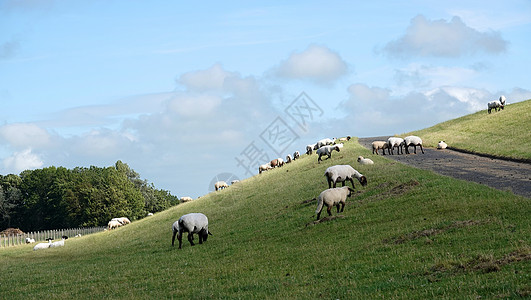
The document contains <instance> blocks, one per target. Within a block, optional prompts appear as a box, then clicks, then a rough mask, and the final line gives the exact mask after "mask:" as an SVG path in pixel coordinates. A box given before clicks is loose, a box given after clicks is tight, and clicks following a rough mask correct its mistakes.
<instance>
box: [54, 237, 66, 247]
mask: <svg viewBox="0 0 531 300" xmlns="http://www.w3.org/2000/svg"><path fill="white" fill-rule="evenodd" d="M66 239H68V237H67V236H66V235H63V237H62V238H61V240H60V241H58V242H53V243H51V244H50V248H54V247H63V246H64V245H65V240H66Z"/></svg>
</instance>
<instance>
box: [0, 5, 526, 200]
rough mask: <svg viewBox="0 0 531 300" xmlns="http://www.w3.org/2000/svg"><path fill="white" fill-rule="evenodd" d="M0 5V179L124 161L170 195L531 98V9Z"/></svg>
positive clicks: (192, 191) (200, 189)
mask: <svg viewBox="0 0 531 300" xmlns="http://www.w3.org/2000/svg"><path fill="white" fill-rule="evenodd" d="M323 3H324V2H322V1H290V2H289V3H286V1H267V4H262V5H259V4H254V2H253V1H251V3H250V1H231V2H230V3H226V1H212V2H210V3H205V2H201V4H190V3H189V2H183V1H171V0H168V1H162V0H153V1H135V0H127V1H126V0H123V1H122V0H105V1H104V0H92V1H71V0H1V1H0V104H1V109H0V174H3V175H6V174H9V173H14V174H19V173H20V172H21V171H23V170H26V169H36V168H43V167H48V166H64V167H67V168H73V167H76V166H85V167H88V166H91V165H93V166H98V167H105V166H112V165H114V163H115V162H116V161H117V160H122V161H123V162H125V163H127V164H129V166H130V167H131V168H133V169H134V170H136V171H137V172H139V173H140V175H141V177H142V178H144V179H147V180H148V181H149V182H153V183H154V184H155V186H156V187H157V188H161V189H166V190H169V191H171V192H172V194H174V195H177V196H179V197H181V196H192V197H197V196H200V195H204V194H206V193H208V191H209V189H210V188H211V186H210V185H211V182H212V181H214V180H216V179H226V178H229V179H233V178H240V179H243V178H246V177H249V176H252V175H254V174H256V173H257V169H258V165H259V164H262V163H265V162H267V161H268V160H270V159H272V158H276V157H278V156H282V157H285V156H286V155H287V154H288V153H293V152H294V151H296V150H299V151H301V152H302V151H303V150H304V148H305V146H306V145H307V144H309V143H312V142H315V141H317V140H318V139H321V138H324V137H339V136H346V135H353V136H359V137H366V136H376V135H393V134H401V133H405V132H408V131H411V130H415V129H422V128H425V127H428V126H431V125H433V124H436V123H439V122H441V121H445V120H448V119H452V118H456V117H459V116H462V115H465V114H469V113H473V112H476V111H478V110H481V109H485V108H486V103H487V102H488V101H491V100H495V99H497V98H498V97H499V96H500V95H502V94H503V95H505V96H506V97H507V101H508V102H509V103H511V102H512V103H514V102H518V101H522V100H527V99H531V86H530V83H531V81H530V80H529V66H531V55H529V53H530V52H529V49H531V38H529V37H530V36H531V2H530V1H528V0H521V1H512V0H508V1H425V0H418V1H415V0H413V1H328V2H326V4H323Z"/></svg>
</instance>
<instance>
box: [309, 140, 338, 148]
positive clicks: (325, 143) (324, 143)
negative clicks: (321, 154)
mask: <svg viewBox="0 0 531 300" xmlns="http://www.w3.org/2000/svg"><path fill="white" fill-rule="evenodd" d="M335 143H336V140H335V139H333V140H332V139H329V138H326V139H322V140H320V141H318V142H317V144H316V146H315V147H314V150H316V149H319V148H322V147H323V146H328V145H333V144H335Z"/></svg>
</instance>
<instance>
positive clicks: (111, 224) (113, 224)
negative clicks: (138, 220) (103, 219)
mask: <svg viewBox="0 0 531 300" xmlns="http://www.w3.org/2000/svg"><path fill="white" fill-rule="evenodd" d="M120 226H122V223H120V222H118V221H115V220H111V221H109V223H107V228H108V229H109V230H111V229H115V228H118V227H120Z"/></svg>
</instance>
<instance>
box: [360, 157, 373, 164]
mask: <svg viewBox="0 0 531 300" xmlns="http://www.w3.org/2000/svg"><path fill="white" fill-rule="evenodd" d="M358 162H359V163H360V165H374V162H373V161H372V159H370V158H364V157H363V156H358Z"/></svg>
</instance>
